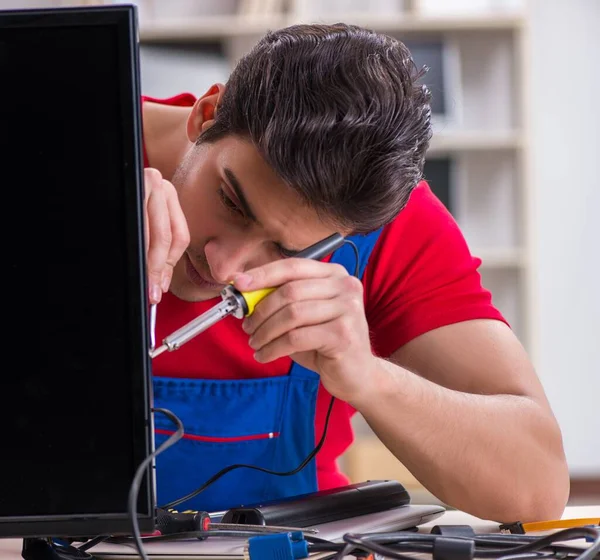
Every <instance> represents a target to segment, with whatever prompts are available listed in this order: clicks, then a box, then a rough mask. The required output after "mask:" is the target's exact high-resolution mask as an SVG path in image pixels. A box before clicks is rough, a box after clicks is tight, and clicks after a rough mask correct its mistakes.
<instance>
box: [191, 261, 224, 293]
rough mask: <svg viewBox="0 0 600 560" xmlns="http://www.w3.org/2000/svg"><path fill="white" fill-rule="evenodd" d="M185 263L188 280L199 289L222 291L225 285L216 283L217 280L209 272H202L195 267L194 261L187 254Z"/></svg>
mask: <svg viewBox="0 0 600 560" xmlns="http://www.w3.org/2000/svg"><path fill="white" fill-rule="evenodd" d="M184 261H185V273H186V276H187V277H188V280H189V281H190V282H192V283H193V284H195V285H196V286H198V287H199V288H204V289H205V290H215V291H217V290H220V289H221V288H223V284H219V283H218V282H216V281H215V279H214V278H213V277H212V276H211V275H210V274H209V273H207V272H204V271H202V272H201V271H200V270H198V269H197V268H196V266H194V264H193V263H192V260H191V259H190V257H189V255H188V254H187V253H184Z"/></svg>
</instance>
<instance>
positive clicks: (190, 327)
mask: <svg viewBox="0 0 600 560" xmlns="http://www.w3.org/2000/svg"><path fill="white" fill-rule="evenodd" d="M343 244H344V238H343V237H342V236H341V235H340V234H339V233H334V234H333V235H331V236H329V237H327V238H326V239H323V240H321V241H319V242H317V243H315V244H314V245H311V246H310V247H308V248H307V249H304V251H300V252H299V253H298V254H297V255H295V257H294V258H302V259H315V260H318V259H322V258H324V257H326V256H327V255H329V254H330V253H332V252H333V251H335V250H336V249H339V248H340V247H341V246H342V245H343ZM275 289H276V288H264V289H261V290H254V291H252V292H240V291H239V290H238V289H237V288H235V287H234V286H233V285H229V286H225V288H223V290H222V291H221V298H222V300H223V301H221V303H219V304H217V305H215V306H214V307H212V308H211V309H209V310H208V311H207V312H206V313H203V314H202V315H200V316H198V317H196V318H195V319H194V320H193V321H190V322H189V323H188V324H187V325H184V326H183V327H181V328H180V329H178V330H176V331H175V332H174V333H172V334H170V335H169V336H167V337H166V338H165V339H163V341H162V345H161V346H159V347H158V348H151V349H150V357H151V358H156V356H159V355H160V354H162V353H163V352H166V351H167V350H168V351H169V352H172V351H173V350H177V349H178V348H180V347H181V346H182V345H183V344H185V343H186V342H188V341H189V340H191V339H192V338H194V337H195V336H197V335H199V334H200V333H201V332H204V331H205V330H207V329H208V328H210V327H212V326H213V325H214V324H215V323H218V322H219V321H220V320H221V319H224V318H225V317H227V316H228V315H233V316H234V317H237V318H238V319H243V318H244V317H249V316H250V315H252V313H254V309H255V308H256V306H257V305H258V304H259V303H260V302H261V301H262V300H263V299H265V298H266V297H267V296H268V295H269V294H270V293H271V292H273V291H274V290H275Z"/></svg>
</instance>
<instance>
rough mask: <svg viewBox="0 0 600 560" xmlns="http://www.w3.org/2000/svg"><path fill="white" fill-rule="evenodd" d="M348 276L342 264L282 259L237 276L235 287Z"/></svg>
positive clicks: (258, 287) (252, 286) (241, 288)
mask: <svg viewBox="0 0 600 560" xmlns="http://www.w3.org/2000/svg"><path fill="white" fill-rule="evenodd" d="M332 276H348V272H347V271H346V269H345V268H344V267H343V266H342V265H340V264H331V263H324V262H321V261H316V260H313V259H295V258H290V259H280V260H276V261H273V262H271V263H269V264H266V265H264V266H261V267H258V268H253V269H251V270H248V271H246V272H244V273H243V274H239V275H237V276H236V278H235V280H234V282H235V287H236V288H238V289H239V290H242V291H244V290H258V289H260V288H272V287H276V286H281V285H282V284H285V283H286V282H291V281H293V280H302V279H309V278H311V279H316V278H329V277H332Z"/></svg>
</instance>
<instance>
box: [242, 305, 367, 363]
mask: <svg viewBox="0 0 600 560" xmlns="http://www.w3.org/2000/svg"><path fill="white" fill-rule="evenodd" d="M357 330H358V329H357V328H356V327H355V326H354V325H353V324H352V322H351V321H350V319H349V317H348V316H346V315H340V316H339V317H337V318H336V319H333V320H332V321H329V322H327V323H322V324H320V325H309V326H305V327H300V328H297V329H294V330H291V331H287V332H286V333H285V334H283V335H282V336H280V337H278V338H276V339H274V340H272V341H271V342H269V343H268V344H266V345H264V346H262V347H261V348H259V349H257V350H256V352H255V354H254V357H255V359H256V361H257V362H261V363H267V362H271V361H273V360H277V359H279V358H283V357H284V356H293V355H294V354H298V353H300V352H309V351H314V352H318V353H320V354H322V355H324V356H328V357H329V358H331V359H333V356H330V355H329V354H332V351H333V350H335V353H336V354H342V353H343V352H344V351H346V350H347V349H348V348H349V346H350V344H351V342H352V341H353V340H354V339H355V338H356V336H355V334H356V331H357ZM342 343H343V345H342Z"/></svg>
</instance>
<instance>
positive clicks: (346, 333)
mask: <svg viewBox="0 0 600 560" xmlns="http://www.w3.org/2000/svg"><path fill="white" fill-rule="evenodd" d="M307 296H313V297H314V299H307ZM363 319H364V305H363V289H362V284H361V282H360V280H358V279H357V278H354V277H352V276H346V277H343V278H329V279H321V280H313V281H311V280H301V281H296V282H292V283H290V284H286V285H284V286H282V287H281V288H279V289H278V290H276V291H275V292H273V293H272V294H270V295H269V296H268V297H267V298H265V300H264V301H262V302H261V303H260V304H259V305H258V306H257V308H256V311H255V313H254V314H253V315H252V316H251V317H249V318H247V319H246V320H245V321H244V325H243V326H244V330H245V331H246V332H247V333H248V334H250V335H251V336H250V339H249V341H248V342H249V344H250V346H251V347H252V348H253V349H254V350H255V351H256V352H257V354H256V359H257V360H258V361H271V360H274V359H277V358H279V357H282V356H289V355H291V354H295V353H298V352H305V351H307V350H315V351H320V352H323V351H324V349H326V348H328V349H329V350H328V351H331V352H338V351H340V350H341V349H345V348H349V347H351V345H352V344H353V340H355V339H356V332H357V330H358V327H357V325H358V324H359V323H360V322H361V321H362V320H363ZM336 348H337V349H336Z"/></svg>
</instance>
